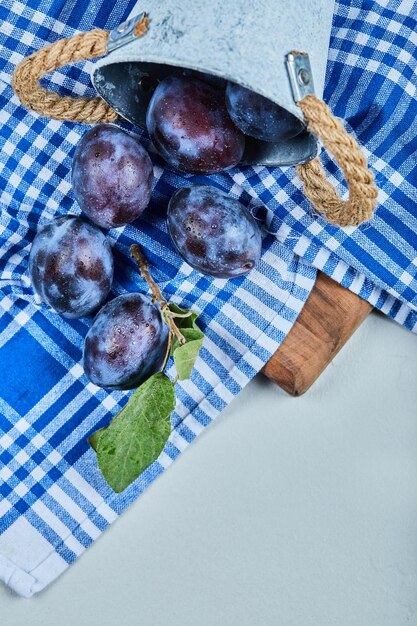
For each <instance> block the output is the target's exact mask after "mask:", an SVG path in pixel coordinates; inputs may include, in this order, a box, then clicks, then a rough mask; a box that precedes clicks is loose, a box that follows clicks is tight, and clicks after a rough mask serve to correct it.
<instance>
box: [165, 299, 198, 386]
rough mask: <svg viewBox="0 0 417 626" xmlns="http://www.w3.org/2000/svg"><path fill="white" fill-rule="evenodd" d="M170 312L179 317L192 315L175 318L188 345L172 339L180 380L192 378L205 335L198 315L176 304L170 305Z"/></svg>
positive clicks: (173, 354) (174, 337) (172, 349)
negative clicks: (199, 323)
mask: <svg viewBox="0 0 417 626" xmlns="http://www.w3.org/2000/svg"><path fill="white" fill-rule="evenodd" d="M169 308H170V310H171V311H172V312H173V313H176V314H178V315H185V314H187V313H190V315H188V316H187V317H175V323H176V325H177V327H178V328H179V330H180V331H181V333H182V334H183V335H184V337H185V339H186V343H185V344H183V345H181V344H180V342H179V341H178V339H177V337H176V336H175V335H174V336H173V338H172V347H171V354H172V356H173V357H174V363H175V367H176V369H177V374H178V380H186V379H188V378H190V376H191V372H192V371H193V367H194V364H195V362H196V359H197V357H198V353H199V352H200V348H201V346H202V345H203V340H204V333H203V332H202V331H201V330H200V329H199V327H198V326H197V324H196V322H195V321H196V319H197V317H198V315H197V313H192V312H190V311H187V310H185V309H181V308H180V307H179V306H177V305H176V304H172V303H171V304H170V305H169Z"/></svg>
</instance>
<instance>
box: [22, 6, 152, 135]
mask: <svg viewBox="0 0 417 626" xmlns="http://www.w3.org/2000/svg"><path fill="white" fill-rule="evenodd" d="M148 23H149V20H148V18H147V17H143V18H142V19H141V20H140V21H139V22H138V23H137V24H136V26H135V32H134V35H135V37H141V36H142V35H144V34H145V33H146V32H147V30H148ZM108 38H109V31H107V30H101V29H99V28H96V29H95V30H91V31H88V32H86V33H80V34H78V35H74V37H70V38H68V39H60V40H59V41H56V42H55V43H53V44H51V45H49V46H46V47H45V48H41V49H40V50H38V51H37V52H34V53H33V54H31V55H30V56H29V57H27V58H26V59H24V60H23V61H22V63H20V64H19V65H18V66H17V68H16V71H15V73H14V76H13V89H14V91H15V93H16V95H17V97H18V98H19V100H20V102H21V103H22V104H23V105H24V106H25V107H26V108H27V109H31V110H32V111H36V113H39V115H43V116H46V117H50V118H52V119H55V120H69V121H72V122H83V123H85V124H93V123H95V122H114V121H115V120H116V119H117V117H118V115H117V113H116V111H115V110H114V109H112V107H111V106H110V105H109V104H107V103H106V102H105V101H104V100H102V98H98V97H96V98H71V97H69V96H64V97H62V96H60V95H59V94H57V93H55V92H54V91H47V90H46V89H44V88H43V87H42V86H41V85H40V83H39V80H40V79H41V78H42V77H43V76H45V74H48V73H49V72H52V71H53V70H56V69H58V68H59V67H64V66H65V65H68V64H69V63H76V62H77V61H85V60H86V59H95V58H97V57H101V56H103V55H104V54H106V53H107V50H106V46H107V40H108Z"/></svg>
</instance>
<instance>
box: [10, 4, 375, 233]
mask: <svg viewBox="0 0 417 626" xmlns="http://www.w3.org/2000/svg"><path fill="white" fill-rule="evenodd" d="M145 5H146V6H145ZM138 11H142V13H139V15H137V16H136V17H133V18H131V19H130V20H128V21H127V22H125V23H124V24H121V25H120V26H119V27H118V28H116V29H115V30H114V31H112V32H110V33H109V32H108V31H106V30H101V29H93V30H91V31H88V32H85V33H78V34H76V35H74V36H73V37H71V38H69V39H62V40H58V41H56V42H54V43H53V44H50V45H49V46H46V47H45V48H41V49H40V50H38V51H36V52H34V53H33V54H32V55H30V56H29V57H27V58H26V59H24V60H23V61H22V62H21V63H20V64H19V65H18V67H17V68H16V71H15V73H14V76H13V87H14V89H15V92H16V94H17V95H18V97H19V98H20V100H21V102H22V104H24V105H25V106H26V107H27V108H28V109H31V110H33V111H36V112H37V113H39V114H40V115H46V116H48V117H51V118H53V119H58V120H67V121H68V120H69V121H74V122H82V123H86V124H91V123H97V122H115V121H116V120H117V118H118V117H120V116H121V117H124V118H125V119H127V120H129V121H131V122H133V123H135V124H137V125H139V126H141V127H142V128H145V117H146V111H147V108H148V104H149V101H150V98H151V96H152V90H153V89H154V88H155V86H156V85H157V83H158V81H159V80H160V79H162V78H164V77H166V76H167V75H171V74H172V73H177V72H178V71H184V69H189V70H197V71H198V72H204V73H206V74H210V75H212V76H215V77H220V78H221V79H224V80H228V81H231V82H234V83H237V84H240V85H242V86H243V87H246V88H248V89H250V90H252V91H254V92H255V93H259V94H260V95H262V96H264V97H266V98H268V99H269V100H271V101H272V102H275V103H276V104H278V105H280V106H281V107H283V108H284V109H286V110H287V111H289V112H290V113H291V114H292V115H294V116H295V117H297V118H299V119H300V120H302V121H304V122H305V124H306V129H308V130H305V131H304V132H302V133H301V134H300V135H298V136H297V137H295V138H293V139H290V140H287V141H281V142H279V143H267V142H262V141H257V140H255V139H249V138H248V140H247V141H246V151H245V154H244V158H243V160H242V163H243V164H251V165H272V166H275V165H277V166H279V165H297V173H298V175H299V177H300V179H301V180H302V182H303V185H304V187H303V188H304V192H305V194H306V196H307V197H308V198H309V199H310V201H311V203H312V205H313V207H314V209H315V210H316V211H317V212H319V213H321V214H322V215H323V216H324V217H325V218H326V219H327V220H328V221H329V222H332V223H334V224H338V225H340V226H350V225H354V226H357V225H359V224H362V223H363V222H364V221H367V220H369V219H371V218H372V216H373V213H374V211H375V208H376V206H377V199H378V191H377V188H376V185H375V180H374V176H373V173H372V172H371V171H370V169H369V168H368V166H367V162H366V158H365V156H364V154H363V152H362V151H361V149H360V146H359V145H358V143H357V142H356V141H355V139H354V138H353V137H352V136H351V135H350V134H349V133H348V132H347V131H346V129H345V128H344V126H343V124H342V122H341V120H339V119H338V118H336V117H335V116H334V115H333V114H332V112H331V110H330V109H329V108H328V107H327V105H326V104H325V103H324V102H323V101H322V100H321V97H322V94H323V86H324V79H325V71H326V60H327V52H328V44H329V36H330V28H331V22H332V14H333V1H332V0H290V1H288V0H252V2H248V0H188V2H186V3H184V2H181V1H180V0H140V1H139V2H137V4H136V6H135V8H134V9H133V12H132V13H133V14H137V12H138ZM99 57H101V60H99V61H98V62H97V63H96V65H95V66H94V69H93V72H92V80H93V83H94V85H95V87H96V90H97V92H98V94H99V97H95V98H79V97H70V96H67V95H64V96H62V95H60V94H59V93H56V92H53V91H48V90H47V89H45V88H44V87H43V86H42V84H41V83H40V79H41V78H42V77H43V76H44V75H45V74H48V73H49V72H51V71H53V70H54V69H57V68H59V67H64V66H65V65H68V64H70V63H73V62H78V61H81V60H85V59H97V58H99ZM317 138H319V139H320V140H321V141H322V143H323V145H324V147H325V148H327V150H329V152H331V153H332V154H333V156H334V158H335V159H336V161H337V163H338V164H339V166H340V168H341V170H342V172H343V174H344V176H345V178H346V181H347V184H348V187H349V197H348V198H347V199H341V198H340V197H339V195H338V193H337V190H336V189H335V188H334V187H333V185H332V184H331V182H330V181H329V180H328V179H327V177H326V172H325V171H324V169H323V167H322V165H321V163H320V160H319V159H318V158H314V157H316V156H317V153H318V143H317Z"/></svg>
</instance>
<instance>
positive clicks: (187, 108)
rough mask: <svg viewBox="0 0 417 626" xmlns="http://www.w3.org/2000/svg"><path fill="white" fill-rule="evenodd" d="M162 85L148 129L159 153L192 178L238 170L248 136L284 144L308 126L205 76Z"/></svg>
mask: <svg viewBox="0 0 417 626" xmlns="http://www.w3.org/2000/svg"><path fill="white" fill-rule="evenodd" d="M184 74H185V75H174V76H170V77H168V78H166V79H165V80H163V81H161V82H160V83H159V85H158V86H157V88H156V89H155V91H154V93H153V95H152V98H151V100H150V103H149V108H148V112H147V116H146V126H147V129H148V132H149V135H150V137H151V139H152V142H153V144H154V146H155V148H156V150H157V151H158V152H159V154H160V155H161V156H162V157H163V158H164V159H165V160H166V161H167V162H168V163H169V165H171V166H172V167H175V168H177V169H180V170H182V171H184V172H189V173H192V174H213V173H215V172H220V171H222V170H225V169H228V168H230V167H233V166H234V165H237V163H239V161H240V160H241V159H242V156H243V153H244V150H245V135H248V136H249V137H253V138H255V139H258V140H260V141H267V142H279V141H284V140H287V139H291V138H292V137H295V136H296V135H298V134H299V133H301V132H302V131H303V130H304V125H303V124H302V122H300V120H298V119H297V118H296V117H295V116H294V115H292V114H291V113H288V112H287V111H286V110H285V109H283V108H282V107H280V106H279V105H277V104H275V103H274V102H271V101H270V100H268V99H267V98H264V97H263V96H261V95H259V94H257V93H254V92H253V91H250V90H249V89H246V88H245V87H242V86H241V85H237V84H235V83H226V82H225V81H223V80H222V79H218V78H217V79H216V78H214V77H209V76H207V75H206V74H202V73H200V72H191V71H190V70H188V71H185V72H184Z"/></svg>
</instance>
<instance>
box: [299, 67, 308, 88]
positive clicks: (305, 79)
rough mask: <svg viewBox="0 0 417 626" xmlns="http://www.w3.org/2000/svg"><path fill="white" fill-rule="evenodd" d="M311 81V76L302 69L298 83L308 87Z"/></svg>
mask: <svg viewBox="0 0 417 626" xmlns="http://www.w3.org/2000/svg"><path fill="white" fill-rule="evenodd" d="M310 80H311V78H310V74H309V73H308V71H307V70H306V69H304V68H302V69H301V70H300V71H299V72H298V82H299V83H300V85H308V84H309V82H310Z"/></svg>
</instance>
